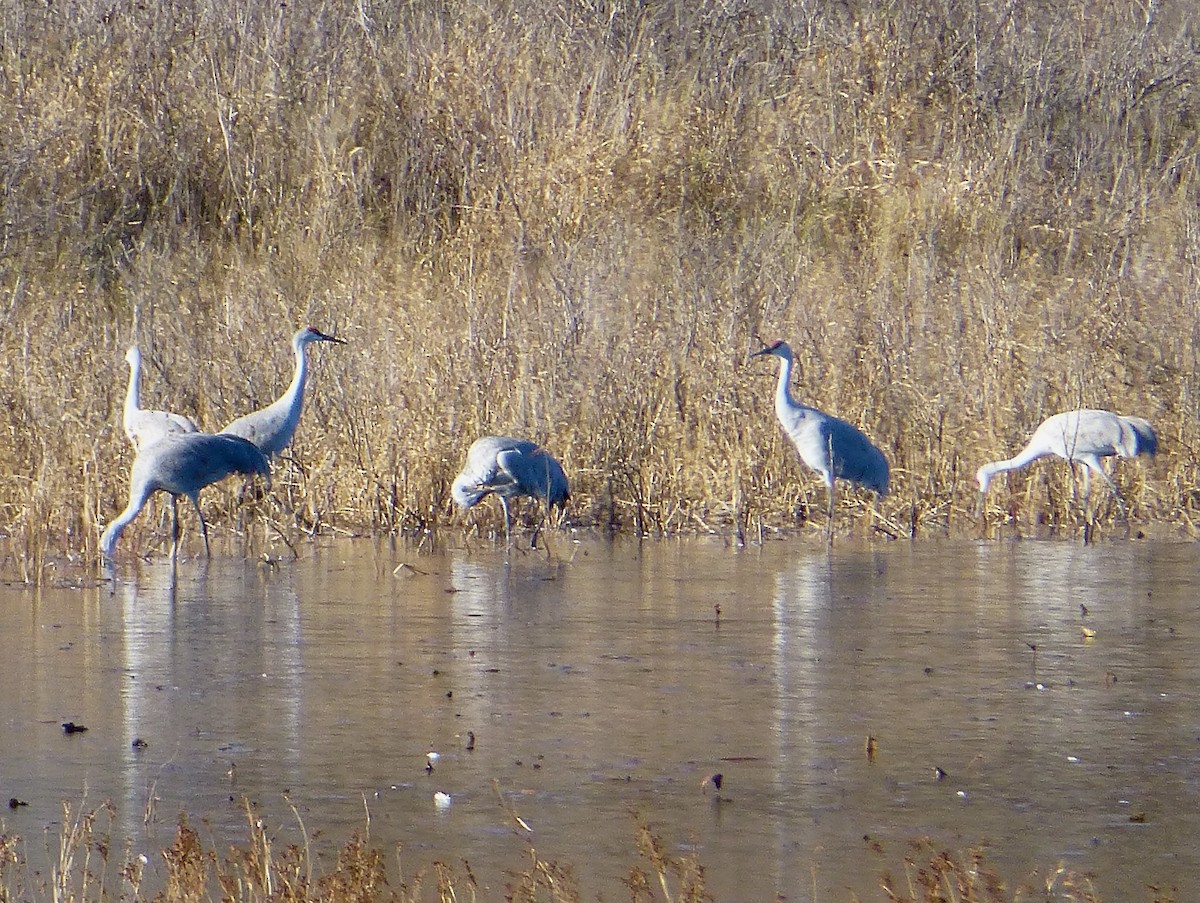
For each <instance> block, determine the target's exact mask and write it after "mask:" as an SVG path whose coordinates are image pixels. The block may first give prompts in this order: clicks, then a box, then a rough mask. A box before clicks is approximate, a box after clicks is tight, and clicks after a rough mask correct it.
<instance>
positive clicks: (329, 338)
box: [320, 332, 346, 345]
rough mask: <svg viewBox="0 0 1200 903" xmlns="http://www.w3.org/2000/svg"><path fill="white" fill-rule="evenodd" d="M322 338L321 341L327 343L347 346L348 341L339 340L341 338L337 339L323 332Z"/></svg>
mask: <svg viewBox="0 0 1200 903" xmlns="http://www.w3.org/2000/svg"><path fill="white" fill-rule="evenodd" d="M320 337H321V340H322V341H325V342H334V343H335V344H338V345H345V344H346V340H345V339H339V338H337V337H335V336H331V335H325V333H323V332H322V333H320Z"/></svg>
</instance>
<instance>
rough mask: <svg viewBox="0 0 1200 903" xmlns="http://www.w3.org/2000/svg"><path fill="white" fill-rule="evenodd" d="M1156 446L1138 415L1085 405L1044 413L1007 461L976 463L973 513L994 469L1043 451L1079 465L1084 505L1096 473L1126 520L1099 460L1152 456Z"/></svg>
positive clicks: (1117, 494)
mask: <svg viewBox="0 0 1200 903" xmlns="http://www.w3.org/2000/svg"><path fill="white" fill-rule="evenodd" d="M1157 451H1158V437H1157V436H1155V435H1154V427H1152V426H1151V425H1150V422H1149V421H1148V420H1143V419H1142V418H1141V417H1123V416H1121V415H1120V414H1114V413H1113V412H1112V411H1102V410H1096V409H1094V408H1085V409H1083V410H1079V411H1063V412H1062V413H1060V414H1055V415H1053V416H1051V417H1047V418H1046V419H1045V420H1043V421H1042V423H1041V425H1040V426H1039V427H1038V428H1037V429H1036V430H1034V431H1033V435H1032V436H1031V437H1030V438H1029V442H1028V443H1026V445H1025V447H1024V448H1023V449H1021V451H1020V452H1018V453H1017V454H1016V455H1014V456H1013V457H1011V458H1009V459H1008V460H1006V461H992V462H990V463H988V464H984V465H983V466H982V467H980V468H979V472H978V473H977V474H976V475H975V479H976V480H977V481H978V482H979V505H978V507H977V509H976V516H978V513H979V512H980V511H982V509H983V499H984V496H985V495H987V491H988V486H989V485H990V484H991V482H992V478H993V477H995V476H996V474H998V473H1004V472H1006V471H1009V470H1017V469H1019V468H1021V467H1024V466H1025V465H1026V464H1028V463H1030V462H1031V461H1036V460H1037V459H1038V458H1044V457H1046V455H1057V456H1058V457H1060V458H1062V459H1063V460H1064V461H1066V462H1068V463H1069V464H1072V465H1074V464H1075V463H1079V464H1082V465H1084V468H1085V469H1084V471H1083V500H1084V505H1085V506H1086V505H1087V499H1088V494H1089V492H1090V491H1091V480H1090V475H1091V474H1093V473H1095V474H1098V475H1099V476H1100V478H1101V479H1102V480H1104V482H1105V483H1107V484H1108V488H1109V489H1111V490H1112V492H1113V496H1114V497H1115V498H1116V500H1117V505H1118V506H1120V508H1121V513H1122V514H1124V515H1125V517H1126V520H1128V518H1129V514H1128V512H1127V511H1126V509H1125V500H1124V499H1122V498H1121V493H1120V492H1119V491H1118V490H1117V487H1116V484H1115V483H1113V481H1112V479H1111V478H1110V477H1109V475H1108V474H1107V473H1105V471H1104V467H1103V466H1102V465H1101V464H1100V459H1101V458H1109V457H1112V456H1113V455H1116V456H1117V457H1120V458H1136V457H1137V456H1138V455H1154V453H1155V452H1157Z"/></svg>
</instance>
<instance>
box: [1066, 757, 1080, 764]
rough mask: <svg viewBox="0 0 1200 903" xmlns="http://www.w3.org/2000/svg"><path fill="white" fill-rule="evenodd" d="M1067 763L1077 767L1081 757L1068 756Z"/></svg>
mask: <svg viewBox="0 0 1200 903" xmlns="http://www.w3.org/2000/svg"><path fill="white" fill-rule="evenodd" d="M1067 761H1068V762H1070V763H1071V764H1072V765H1075V764H1077V763H1078V762H1079V756H1067Z"/></svg>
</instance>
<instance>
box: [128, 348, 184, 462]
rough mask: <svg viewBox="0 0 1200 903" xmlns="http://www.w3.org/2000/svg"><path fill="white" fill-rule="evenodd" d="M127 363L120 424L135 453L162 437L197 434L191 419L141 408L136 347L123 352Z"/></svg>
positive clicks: (139, 366)
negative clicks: (123, 407) (127, 376)
mask: <svg viewBox="0 0 1200 903" xmlns="http://www.w3.org/2000/svg"><path fill="white" fill-rule="evenodd" d="M125 361H126V363H128V364H129V389H128V390H127V391H126V392H125V411H124V414H123V416H122V418H121V425H122V426H123V427H124V428H125V435H126V436H128V437H129V441H130V442H132V443H133V447H134V449H135V450H140V449H142V448H145V447H146V446H147V445H149V444H150V443H152V442H155V441H157V440H158V439H161V438H162V437H163V436H166V435H170V434H179V433H198V432H200V427H198V426H196V422H195V421H194V420H192V418H191V417H185V416H184V415H183V414H172V413H171V412H170V411H148V410H146V409H144V408H143V407H142V406H141V384H142V352H141V351H140V350H139V349H138V346H137V345H132V346H130V348H129V350H128V351H126V352H125Z"/></svg>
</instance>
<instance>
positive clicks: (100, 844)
mask: <svg viewBox="0 0 1200 903" xmlns="http://www.w3.org/2000/svg"><path fill="white" fill-rule="evenodd" d="M243 806H244V808H245V814H246V840H245V841H244V842H243V843H242V844H240V845H239V844H234V845H232V846H230V847H229V848H228V849H227V850H226V851H225V852H224V853H222V852H220V851H218V850H216V849H214V848H213V847H212V846H211V845H209V844H207V843H205V841H204V839H203V838H202V836H201V834H200V832H199V831H197V830H196V829H195V828H193V827H192V826H191V824H190V823H189V820H188V818H187V817H186V816H184V815H181V816H180V818H179V822H178V826H177V828H176V831H175V836H174V840H173V841H172V843H171V844H170V845H169V846H168V847H166V848H165V849H163V850H161V851H159V852H157V853H154V854H151V855H149V856H148V855H146V854H136V853H134V852H133V850H132V848H131V846H130V844H129V843H127V842H126V843H124V845H121V844H122V842H121V841H120V839H119V838H116V837H114V836H113V824H114V816H115V814H116V813H115V809H114V807H113V806H112V805H111V804H106V805H105V806H103V807H101V808H99V809H91V810H89V809H84V808H76V807H74V806H72V805H71V804H70V803H64V804H63V820H62V822H61V826H60V828H59V833H58V836H57V837H55V836H53V835H52V833H51V832H50V831H47V836H46V850H47V853H48V854H49V856H50V862H49V866H48V868H47V869H46V871H45V872H44V873H43V872H41V871H40V870H38V869H37V868H34V867H32V866H31V864H30V862H29V861H28V858H27V851H26V845H25V842H24V839H23V838H21V837H20V836H18V835H16V834H8V833H4V834H0V900H4V901H6V903H7V901H29V903H114V901H124V903H141V901H154V903H207V901H212V900H217V899H219V900H221V901H223V903H421V901H425V900H436V901H438V903H453V901H479V903H486V901H490V900H499V899H503V900H506V901H524V903H534V901H544V903H580V901H582V900H588V899H602V897H600V896H595V895H594V892H589V891H588V890H587V889H586V888H583V887H581V885H580V882H579V880H578V879H577V878H576V877H575V874H574V871H573V869H572V868H571V866H570V865H569V864H564V863H559V862H555V861H551V860H547V859H544V858H542V857H541V856H540V855H539V854H538V852H537V851H536V850H535V849H534V847H533V845H532V844H527V845H526V848H525V851H524V855H523V857H522V859H521V864H520V865H518V866H515V867H513V868H512V869H509V870H507V871H506V872H505V874H504V875H503V876H502V877H497V876H491V875H478V874H476V872H475V871H474V870H473V869H472V868H471V865H470V863H469V862H467V861H466V860H462V861H461V862H459V863H457V864H454V863H449V862H446V861H444V860H435V861H434V862H432V863H430V864H428V865H424V866H420V867H418V868H417V869H416V870H415V871H414V870H412V866H413V864H412V863H411V861H410V860H409V857H408V856H407V855H406V853H405V851H404V850H401V849H396V850H395V851H393V856H389V855H388V854H385V852H384V851H383V850H381V849H379V848H378V847H376V846H373V845H372V843H371V841H370V821H369V818H368V820H367V823H366V825H365V827H364V830H363V831H362V832H361V833H355V834H354V835H353V836H352V837H350V838H349V839H348V840H346V841H345V842H344V843H342V844H341V845H340V846H339V847H338V849H337V850H336V851H335V853H334V855H333V858H332V862H331V863H328V862H326V861H324V860H323V859H322V857H321V856H319V855H318V854H317V853H316V852H315V850H314V848H313V846H312V844H311V842H310V839H309V837H308V835H307V833H305V836H304V839H303V840H302V841H301V842H299V843H292V844H288V845H283V844H282V843H281V842H280V841H279V840H278V838H277V837H276V836H275V835H273V834H272V833H270V832H269V831H268V830H267V829H266V827H265V826H264V823H263V819H262V818H261V817H260V816H259V814H258V813H257V812H256V811H255V809H254V807H253V806H251V805H250V803H248V802H246V801H243ZM297 818H298V819H299V814H298V813H297ZM299 824H300V828H301V831H302V833H304V825H303V821H300V822H299ZM635 833H636V836H635V839H634V841H633V846H634V849H635V851H636V856H635V857H634V859H633V864H632V865H631V866H630V869H629V874H628V876H627V877H626V878H625V879H623V883H624V885H625V888H626V890H627V891H628V894H629V899H630V900H631V901H632V903H657V901H662V903H706V901H707V903H711V901H712V900H713V895H712V893H711V892H710V891H709V890H708V886H707V884H706V880H705V869H704V866H703V865H702V863H701V862H700V860H699V859H698V858H697V856H696V854H695V853H694V852H689V853H678V852H675V851H674V850H673V849H672V845H671V844H670V843H669V842H667V841H666V840H664V838H663V837H662V836H661V835H659V834H658V833H656V832H655V830H654V829H653V827H652V825H651V824H650V823H648V822H647V821H645V820H644V819H642V818H640V817H639V818H638V819H637V826H636V832H635ZM869 845H870V846H871V847H872V848H873V850H874V852H875V853H877V854H878V855H879V858H880V861H881V863H887V862H888V860H889V859H890V858H891V857H889V856H888V855H887V854H886V853H885V851H884V850H883V848H882V847H880V846H879V845H878V844H877V843H876V842H874V841H869ZM899 867H900V870H901V871H900V875H901V877H896V875H895V874H893V872H892V869H891V867H890V866H887V865H885V866H884V871H883V873H882V874H881V876H880V879H879V889H880V893H879V895H878V897H873V898H872V899H879V900H880V901H889V903H951V901H954V903H1017V901H1023V900H1040V901H1043V903H1100V901H1101V897H1100V896H1099V894H1098V892H1097V891H1096V888H1095V887H1094V885H1093V883H1092V881H1091V880H1090V879H1089V878H1088V877H1087V876H1086V875H1083V874H1080V873H1078V872H1075V871H1072V870H1070V869H1067V868H1066V867H1065V866H1062V865H1059V866H1058V867H1056V868H1053V869H1050V870H1047V872H1046V874H1045V875H1042V874H1039V873H1037V872H1035V873H1033V874H1032V875H1030V877H1029V878H1027V879H1026V880H1024V881H1022V882H1020V883H1019V884H1017V885H1016V886H1014V887H1009V886H1008V885H1007V884H1006V882H1005V881H1004V880H1003V879H1002V878H1001V877H1000V876H999V875H998V874H997V873H996V872H995V871H994V870H993V869H992V868H991V867H990V866H989V865H988V863H987V857H986V856H985V854H984V853H983V852H982V851H981V850H979V849H974V850H968V851H965V852H961V853H960V852H953V851H948V850H946V849H944V848H942V847H940V846H938V845H936V844H934V843H933V842H931V841H930V840H929V839H927V838H925V839H920V840H916V841H914V842H913V843H912V844H911V845H910V848H909V849H908V851H907V852H906V853H905V854H904V855H903V856H902V857H901V862H900V865H899ZM796 890H797V892H799V891H800V889H799V888H797V889H796ZM1148 891H1149V893H1150V896H1149V897H1148V898H1147V899H1152V900H1153V901H1155V903H1174V900H1175V897H1174V895H1173V893H1172V892H1171V891H1169V890H1164V889H1162V888H1157V887H1153V888H1148ZM815 893H816V891H815V889H814V894H815ZM814 899H816V897H814ZM840 900H846V901H854V903H860V898H859V897H858V896H857V895H855V894H850V896H848V897H838V898H831V903H833V901H840Z"/></svg>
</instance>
